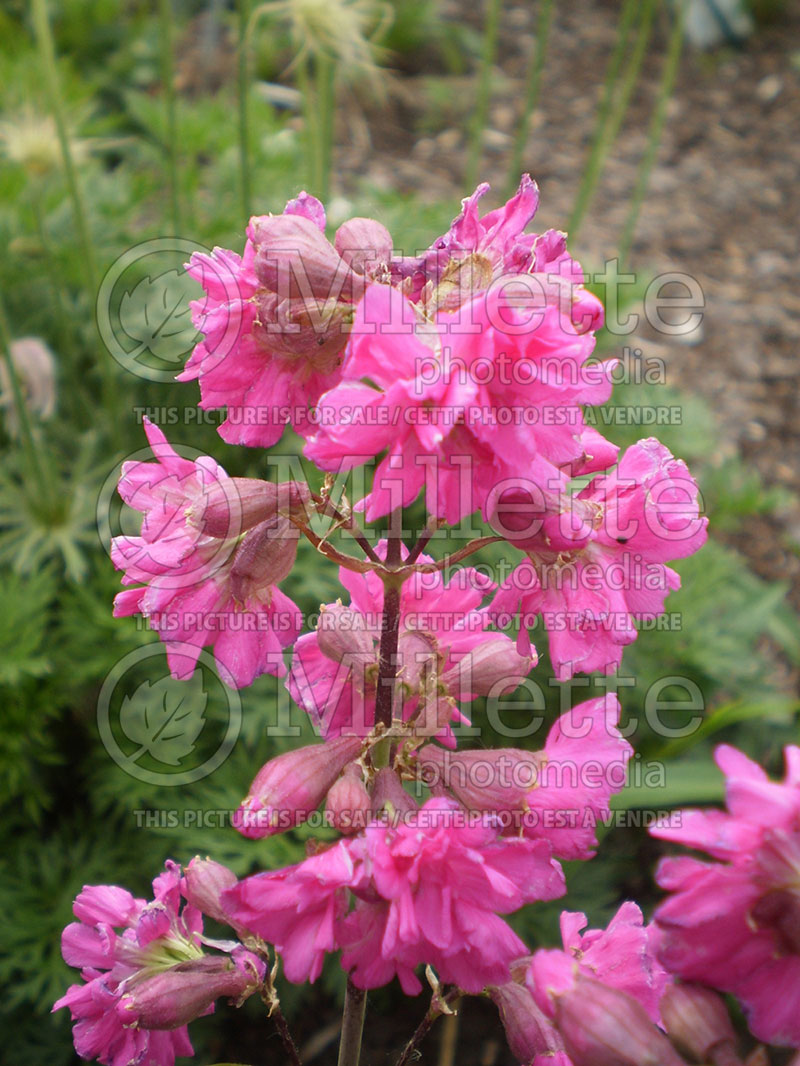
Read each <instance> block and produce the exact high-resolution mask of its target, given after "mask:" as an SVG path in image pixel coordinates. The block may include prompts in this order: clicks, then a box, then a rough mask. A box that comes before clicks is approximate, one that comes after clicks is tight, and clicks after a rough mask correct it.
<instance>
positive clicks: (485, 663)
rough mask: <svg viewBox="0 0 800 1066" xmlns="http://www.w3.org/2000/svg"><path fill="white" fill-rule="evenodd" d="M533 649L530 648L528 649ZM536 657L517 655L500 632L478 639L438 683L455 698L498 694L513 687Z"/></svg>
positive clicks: (520, 681)
mask: <svg viewBox="0 0 800 1066" xmlns="http://www.w3.org/2000/svg"><path fill="white" fill-rule="evenodd" d="M531 650H533V649H531ZM537 661H538V660H537V656H536V654H535V653H534V654H533V655H520V654H519V652H518V651H517V649H516V647H515V645H514V642H513V641H512V640H510V639H509V638H508V637H507V636H505V635H504V634H502V633H498V634H497V635H496V636H491V635H490V636H489V637H488V638H487V639H486V640H481V642H480V644H477V645H476V646H475V647H474V648H473V649H472V651H470V652H469V653H468V654H467V655H464V656H463V657H462V658H461V659H459V660H458V662H457V663H455V664H454V665H453V666H451V667H450V668H449V669H448V670H447V671H446V672H445V673H444V674H443V675H442V683H443V684H444V685H445V686H446V688H447V689H448V691H450V692H452V693H453V694H454V695H456V697H457V698H461V699H464V698H470V697H474V696H488V695H489V694H490V693H491V694H492V695H498V694H499V690H500V688H501V687H502V691H503V692H510V691H512V690H513V689H515V688H517V686H518V685H520V684H521V683H522V682H523V681H524V680H525V678H526V677H527V676H528V674H529V673H530V671H531V668H532V667H534V666H536V663H537Z"/></svg>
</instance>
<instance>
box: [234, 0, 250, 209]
mask: <svg viewBox="0 0 800 1066" xmlns="http://www.w3.org/2000/svg"><path fill="white" fill-rule="evenodd" d="M249 21H250V0H239V56H238V65H237V79H236V90H237V95H238V98H239V100H238V102H239V177H240V179H241V183H242V214H243V216H244V219H245V221H246V222H247V221H249V219H250V215H251V214H252V212H251V209H250V195H251V188H252V182H251V179H250V109H249V98H248V94H249V90H250V72H249V65H248V35H247V27H248V23H249Z"/></svg>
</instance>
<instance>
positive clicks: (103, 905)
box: [53, 862, 264, 1066]
mask: <svg viewBox="0 0 800 1066" xmlns="http://www.w3.org/2000/svg"><path fill="white" fill-rule="evenodd" d="M180 886H181V873H180V867H179V866H177V865H176V864H175V863H173V862H168V863H167V865H166V870H165V872H164V873H162V874H160V875H159V876H158V877H157V878H156V879H155V881H154V882H153V891H154V895H155V899H154V900H153V901H152V902H151V903H146V902H145V901H144V900H142V899H135V898H134V897H133V896H132V895H131V894H130V892H128V891H126V890H125V889H124V888H118V887H117V886H115V885H90V886H86V887H85V888H84V889H83V891H82V892H81V893H80V894H79V895H78V897H77V899H76V900H75V905H74V908H73V909H74V913H75V917H76V918H78V919H79V920H78V921H77V922H73V923H72V924H71V925H68V926H67V928H66V929H65V930H64V934H63V939H62V951H63V955H64V959H65V961H66V962H67V963H69V965H71V966H77V967H80V970H81V977H82V978H83V980H84V982H85V983H84V984H76V985H72V986H71V987H70V988H69V989H68V991H67V993H66V995H64V996H62V997H61V999H59V1000H58V1002H57V1003H56V1004H55V1006H54V1007H53V1010H59V1009H60V1008H61V1007H68V1008H69V1010H70V1013H71V1015H72V1019H73V1021H74V1023H75V1026H74V1040H75V1049H76V1051H77V1052H78V1054H79V1055H80V1056H81V1058H85V1059H98V1060H99V1061H100V1062H102V1063H104V1064H106V1066H129V1064H130V1063H133V1062H135V1063H141V1064H142V1066H172V1064H173V1063H174V1061H175V1058H176V1056H183V1055H192V1054H193V1053H194V1052H193V1049H192V1045H191V1043H190V1042H189V1034H188V1031H187V1028H186V1023H187V1022H188V1021H191V1020H192V1019H193V1018H196V1017H199V1016H200V1015H201V1014H208V1013H210V1012H211V1011H213V1009H214V1000H215V999H217V998H219V997H220V996H226V997H230V998H234V999H237V1000H238V999H241V998H245V997H246V996H247V995H249V994H250V992H252V991H253V990H254V989H255V987H256V986H257V985H258V983H259V982H260V981H261V980H262V979H263V977H264V964H263V963H262V962H261V961H260V960H259V959H258V958H256V956H255V955H253V954H251V953H250V952H248V951H245V950H244V949H243V948H242V947H241V945H238V944H236V943H235V942H230V943H223V942H218V941H215V942H214V945H215V946H216V947H221V946H222V947H224V949H225V950H226V951H227V952H229V954H226V955H215V956H208V955H205V954H204V952H203V950H202V944H203V942H204V941H203V936H202V929H203V923H202V917H201V915H200V912H199V911H198V910H197V909H196V908H194V907H192V906H190V905H186V906H185V907H184V908H183V910H181V909H180V901H181V888H180ZM117 930H121V931H120V932H118V931H117Z"/></svg>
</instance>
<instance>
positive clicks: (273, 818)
mask: <svg viewBox="0 0 800 1066" xmlns="http://www.w3.org/2000/svg"><path fill="white" fill-rule="evenodd" d="M361 743H362V742H361V738H360V737H337V738H336V739H335V740H330V741H328V742H327V743H325V744H311V745H309V746H308V747H305V748H297V749H296V750H295V751H287V752H285V753H284V754H283V755H279V756H278V757H277V758H275V759H270V761H269V762H268V763H266V765H264V766H262V768H261V769H260V770H259V772H258V773H257V774H256V777H255V780H254V781H253V784H252V785H251V786H250V792H249V794H248V796H247V798H246V799H245V800H244V802H243V803H242V805H241V807H240V808H239V810H238V811H237V812H236V814H235V815H234V819H233V822H234V825H235V826H236V828H237V829H238V830H239V832H240V833H242V834H243V835H244V836H247V837H254V838H258V837H266V836H272V835H273V834H274V833H284V832H286V830H287V829H293V828H295V827H296V826H297V825H299V824H300V823H301V822H304V821H306V819H308V818H309V817H310V815H311V814H313V812H314V811H315V810H316V809H317V807H319V805H320V803H322V801H323V799H324V798H325V795H326V793H327V792H328V790H329V789H330V787H331V785H332V784H333V783H334V781H335V780H336V778H337V777H338V776H339V774H340V773H341V772H342V770H343V769H344V767H345V766H346V765H347V763H349V762H351V761H352V760H353V759H355V758H356V757H357V756H358V753H359V751H360V750H361Z"/></svg>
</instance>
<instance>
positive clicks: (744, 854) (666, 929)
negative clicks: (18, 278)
mask: <svg viewBox="0 0 800 1066" xmlns="http://www.w3.org/2000/svg"><path fill="white" fill-rule="evenodd" d="M715 758H716V761H717V765H718V766H719V768H720V769H721V770H722V772H723V773H724V774H725V777H726V782H727V787H726V791H727V807H728V810H727V812H723V811H715V810H710V811H699V810H688V811H682V812H681V820H680V823H679V824H677V825H671V826H657V827H653V828H652V829H651V832H652V833H653V835H654V836H658V837H662V838H663V839H665V840H669V841H672V842H674V843H680V844H685V845H687V846H688V847H691V848H693V849H696V850H699V851H704V852H706V853H707V854H708V855H710V856H711V858H712V859H714V860H716V861H714V862H703V861H701V860H699V859H695V858H690V857H688V856H681V857H676V858H666V859H663V860H662V862H661V864H660V865H659V867H658V870H657V873H656V880H657V881H658V883H659V885H661V887H662V888H664V889H666V890H667V891H668V892H669V893H670V895H669V897H668V899H667V900H666V901H665V902H664V903H662V904H661V906H660V907H659V908H658V910H657V911H656V914H655V918H656V921H657V923H658V925H659V927H660V929H661V931H662V935H663V942H662V947H661V959H662V961H663V963H664V965H665V966H666V967H667V969H669V970H671V971H672V972H673V973H675V974H677V975H678V976H680V977H681V978H683V979H684V980H687V981H697V982H699V983H701V984H705V985H709V986H710V987H712V988H716V989H719V990H721V991H723V992H726V993H729V994H731V995H734V996H736V997H737V999H739V1000H740V1002H741V1003H742V1005H743V1007H744V1009H745V1012H746V1014H747V1018H748V1023H749V1025H750V1028H751V1030H752V1032H753V1033H754V1034H755V1035H756V1036H757V1037H758V1039H759V1040H763V1041H765V1042H769V1043H773V1044H779V1045H786V1046H789V1047H800V828H799V827H800V748H797V747H787V748H786V749H785V758H786V776H785V778H784V780H783V781H782V782H774V781H770V780H769V778H768V777H767V775H766V773H765V772H764V771H763V770H762V769H761V767H760V766H758V765H757V764H756V763H754V762H752V761H751V760H750V759H749V758H748V757H747V756H746V755H744V754H742V752H740V751H737V750H736V749H735V748H731V747H728V746H727V745H722V746H720V747H719V748H717V750H716V753H715Z"/></svg>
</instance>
